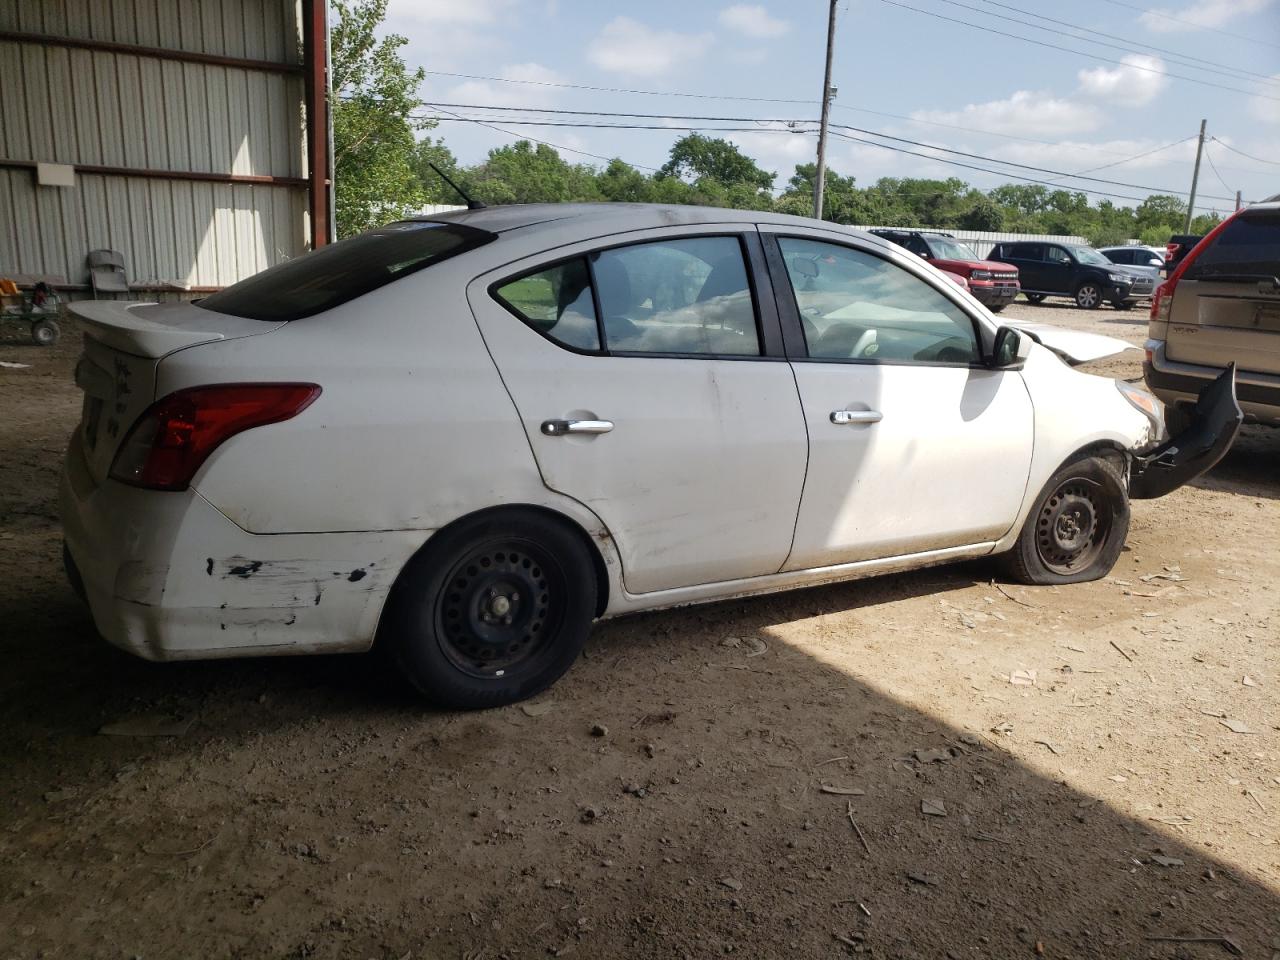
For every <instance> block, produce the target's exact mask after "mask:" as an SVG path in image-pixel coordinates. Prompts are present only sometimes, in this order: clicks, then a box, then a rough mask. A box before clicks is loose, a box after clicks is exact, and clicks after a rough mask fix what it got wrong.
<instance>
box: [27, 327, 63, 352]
mask: <svg viewBox="0 0 1280 960" xmlns="http://www.w3.org/2000/svg"><path fill="white" fill-rule="evenodd" d="M61 335H62V331H61V330H59V329H58V325H57V324H56V323H54V322H53V321H52V320H37V321H36V322H35V323H33V324H31V339H32V340H34V341H35V342H36V346H40V347H52V346H53V345H54V344H55V343H57V342H58V337H59V336H61Z"/></svg>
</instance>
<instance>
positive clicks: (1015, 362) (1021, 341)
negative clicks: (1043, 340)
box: [991, 327, 1032, 370]
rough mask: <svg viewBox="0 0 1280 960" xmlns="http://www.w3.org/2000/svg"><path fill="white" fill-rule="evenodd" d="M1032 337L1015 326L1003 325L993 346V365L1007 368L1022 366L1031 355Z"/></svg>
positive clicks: (993, 366) (995, 368)
mask: <svg viewBox="0 0 1280 960" xmlns="http://www.w3.org/2000/svg"><path fill="white" fill-rule="evenodd" d="M1031 343H1032V340H1031V337H1030V336H1028V335H1027V334H1025V333H1023V332H1022V331H1020V330H1015V329H1014V328H1013V327H1001V328H1000V329H999V330H997V331H996V342H995V346H993V347H992V348H991V367H992V369H994V370H1006V369H1009V368H1014V367H1020V366H1022V364H1023V361H1025V360H1026V359H1027V357H1029V356H1031Z"/></svg>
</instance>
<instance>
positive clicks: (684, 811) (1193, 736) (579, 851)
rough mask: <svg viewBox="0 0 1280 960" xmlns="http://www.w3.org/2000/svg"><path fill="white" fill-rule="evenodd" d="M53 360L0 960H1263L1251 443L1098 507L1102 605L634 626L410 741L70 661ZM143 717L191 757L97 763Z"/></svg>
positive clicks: (190, 677)
mask: <svg viewBox="0 0 1280 960" xmlns="http://www.w3.org/2000/svg"><path fill="white" fill-rule="evenodd" d="M1005 316H1006V317H1012V316H1018V317H1023V318H1027V319H1038V320H1049V321H1050V322H1059V323H1063V324H1066V325H1071V326H1075V327H1080V328H1084V329H1092V330H1096V331H1098V332H1106V333H1111V334H1114V335H1117V336H1121V337H1124V338H1126V339H1128V340H1129V341H1131V342H1133V343H1135V344H1137V343H1141V341H1142V338H1143V336H1144V335H1145V314H1144V312H1143V311H1141V310H1139V311H1134V312H1133V313H1129V314H1122V313H1117V312H1115V311H1113V310H1111V309H1110V308H1103V309H1102V310H1099V311H1097V312H1095V313H1092V314H1089V313H1082V312H1080V311H1076V310H1074V309H1067V308H1064V307H1053V306H1044V307H1031V306H1029V305H1025V304H1018V305H1015V306H1013V307H1011V308H1009V310H1008V311H1007V312H1006V314H1005ZM78 341H79V336H78V335H77V334H76V333H75V331H74V330H70V331H68V335H67V336H66V338H65V339H64V341H63V343H61V344H60V345H59V346H58V347H56V348H54V349H53V350H44V351H42V350H40V349H39V348H36V347H34V346H28V345H24V344H22V343H19V342H18V341H17V340H14V339H6V340H4V341H3V342H0V360H8V361H18V362H22V363H27V364H30V365H31V366H30V368H29V369H21V370H17V369H0V400H2V402H3V411H4V413H3V417H0V574H2V576H0V624H2V625H3V626H2V629H0V634H2V636H0V663H3V668H2V669H0V811H2V813H0V958H8V957H15V958H16V957H22V958H27V957H75V958H87V957H95V958H96V957H104V958H116V957H123V958H131V957H143V958H147V960H151V958H167V957H237V958H238V957H243V958H257V957H273V958H275V957H279V958H295V957H299V958H300V957H316V958H336V957H355V958H379V960H381V958H391V960H400V958H419V960H420V958H449V960H459V958H467V960H478V958H485V960H496V958H502V957H508V958H516V957H521V958H532V957H544V956H567V955H571V956H576V957H584V958H594V957H623V956H625V957H635V958H649V957H653V958H657V957H663V958H666V957H677V958H678V957H696V958H701V957H711V956H723V955H726V954H737V955H742V956H748V957H788V958H790V957H806V958H807V957H842V956H849V955H855V954H865V955H869V956H875V957H887V958H888V957H892V958H908V957H911V958H935V957H936V958H969V957H974V958H1013V957H1022V956H1025V957H1037V956H1046V957H1059V958H1066V957H1071V958H1075V957H1090V958H1092V957H1097V958H1146V957H1153V958H1201V957H1203V958H1215V957H1226V956H1230V955H1232V953H1233V952H1234V950H1233V949H1232V948H1233V947H1238V949H1239V950H1241V951H1243V955H1244V956H1247V957H1255V958H1256V957H1262V958H1264V960H1265V958H1268V957H1272V956H1273V951H1274V952H1275V953H1276V954H1277V955H1280V651H1278V649H1277V640H1280V591H1277V589H1276V584H1277V582H1280V431H1266V430H1261V429H1257V428H1254V429H1250V430H1248V431H1247V435H1246V436H1244V437H1243V438H1242V439H1241V441H1240V442H1239V443H1238V444H1237V446H1236V448H1235V449H1234V451H1233V452H1232V453H1231V454H1230V456H1229V457H1228V459H1227V460H1226V461H1225V462H1224V463H1223V464H1222V465H1221V467H1220V468H1219V469H1217V470H1215V471H1214V472H1213V473H1212V474H1211V475H1210V476H1208V477H1206V478H1204V479H1203V480H1202V481H1200V482H1198V483H1197V484H1196V485H1194V486H1193V487H1190V488H1185V489H1182V490H1179V491H1177V492H1175V493H1174V494H1172V495H1171V496H1169V497H1168V498H1166V499H1164V500H1159V501H1154V502H1143V503H1137V504H1135V505H1134V511H1133V524H1132V530H1131V532H1130V537H1129V547H1128V549H1127V550H1126V552H1125V553H1124V554H1123V555H1122V557H1121V560H1120V563H1119V565H1118V566H1117V568H1116V569H1115V571H1114V574H1113V576H1112V577H1111V578H1108V579H1107V580H1104V581H1101V582H1097V583H1092V584H1087V585H1083V586H1073V587H1065V588H1035V589H1033V588H1025V587H1016V586H1010V585H1007V584H1003V583H995V584H993V583H992V582H991V577H992V575H993V573H992V568H991V566H989V565H987V564H982V563H974V564H964V565H959V566H952V567H943V568H937V569H932V570H927V571H924V572H921V573H916V574H910V575H904V576H891V577H883V578H880V579H874V580H867V581H862V582H857V583H852V584H845V585H840V586H831V587H824V588H817V589H810V590H805V591H799V592H792V593H788V594H783V595H779V596H775V597H769V598H762V599H754V600H749V601H738V602H732V603H723V604H718V605H713V606H704V607H699V608H692V609H688V610H683V611H675V612H669V613H661V614H654V615H645V616H637V617H632V618H629V619H625V620H620V621H616V622H612V623H608V624H604V625H602V626H600V627H598V628H597V630H596V631H595V633H594V635H593V637H592V639H591V641H590V642H589V645H588V648H587V651H586V655H585V657H584V659H583V660H582V661H581V662H580V663H579V664H577V666H575V668H574V669H573V671H572V672H571V673H570V674H569V675H568V676H567V677H566V678H565V679H564V680H563V681H561V682H560V684H559V685H558V686H556V687H555V688H554V689H552V690H551V691H549V692H548V693H547V694H544V695H543V696H542V697H540V698H538V699H537V700H535V701H533V702H532V703H528V704H524V705H521V706H515V707H511V708H508V709H503V710H496V711H491V712H487V713H475V714H441V713H434V712H430V711H427V710H424V709H422V708H421V707H420V706H419V705H418V704H417V703H415V702H414V701H413V700H412V699H411V698H410V697H408V696H407V695H406V694H405V693H404V691H403V690H402V688H401V687H399V686H398V685H397V684H396V683H394V682H392V681H390V680H389V679H387V678H386V677H385V676H384V674H383V673H382V672H381V669H380V667H379V666H378V664H377V662H376V661H375V659H374V658H371V657H346V658H340V657H330V658H312V659H275V660H257V661H239V662H231V661H227V662H214V663H186V664H174V665H158V664H149V663H144V662H142V661H139V660H135V659H132V658H130V657H128V656H127V655H125V654H122V653H118V652H116V651H114V650H112V649H110V648H108V647H107V646H106V645H105V644H103V643H102V642H101V641H99V640H98V639H97V638H96V636H95V633H94V629H93V626H92V624H91V622H90V620H89V618H88V616H87V614H86V612H85V610H84V609H83V608H82V607H81V605H80V603H79V601H78V600H77V599H76V597H75V596H74V595H73V594H72V592H71V590H70V588H69V587H68V586H67V585H66V584H65V582H64V580H63V576H62V572H61V569H60V560H59V556H60V539H59V537H60V535H59V528H58V520H57V515H56V501H55V487H56V477H57V471H58V464H59V459H60V456H61V452H62V448H63V445H64V444H65V441H66V437H67V435H68V433H69V432H70V430H71V429H72V426H73V424H74V422H75V420H76V419H77V416H78V411H79V403H78V394H77V391H76V390H75V388H74V386H73V385H72V382H71V371H72V367H73V364H74V360H75V356H76V354H77V352H78ZM1139 359H1140V354H1138V353H1136V352H1129V353H1128V354H1127V355H1126V356H1125V357H1124V358H1123V359H1121V360H1118V361H1117V360H1112V361H1107V362H1105V363H1104V365H1103V367H1104V370H1105V371H1106V372H1108V373H1110V374H1112V375H1125V376H1135V375H1136V374H1137V372H1138V361H1139ZM1019 671H1023V672H1019ZM1011 678H1013V679H1015V680H1017V681H1023V682H1011ZM1032 680H1034V682H1030V681H1032ZM150 714H163V715H166V716H171V717H178V718H183V720H184V722H185V721H190V726H189V728H188V729H186V731H185V733H183V734H182V735H179V736H170V737H131V736H106V735H102V734H100V733H99V730H100V729H101V728H102V727H103V725H104V724H110V723H114V722H116V721H120V720H123V719H129V718H134V717H138V716H144V715H150ZM596 724H599V725H601V726H603V727H606V728H607V731H606V732H604V733H603V735H602V736H596V735H593V732H592V730H593V725H596ZM938 814H943V815H938ZM1215 937H1226V938H1230V942H1229V943H1228V942H1227V941H1213V940H1212V939H1210V940H1205V941H1201V942H1192V941H1191V940H1188V941H1186V942H1177V941H1175V940H1173V939H1161V938H1215Z"/></svg>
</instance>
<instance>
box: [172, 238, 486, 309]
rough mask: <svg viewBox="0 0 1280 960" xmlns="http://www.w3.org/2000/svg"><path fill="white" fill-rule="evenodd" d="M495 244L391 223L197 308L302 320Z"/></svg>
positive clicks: (261, 275)
mask: <svg viewBox="0 0 1280 960" xmlns="http://www.w3.org/2000/svg"><path fill="white" fill-rule="evenodd" d="M493 239H496V238H495V236H494V234H492V233H489V232H488V231H486V230H477V229H476V228H474V227H465V226H463V225H462V224H458V223H436V222H432V221H426V220H405V221H401V222H400V223H389V224H387V225H386V226H385V227H378V228H377V229H375V230H368V231H366V232H364V233H362V234H359V235H358V236H354V237H349V238H347V239H346V240H340V241H338V242H337V243H333V244H330V245H329V246H327V247H321V248H320V249H319V250H313V251H311V252H310V253H305V254H303V255H302V256H300V257H295V258H294V259H293V260H288V261H286V262H285V263H281V264H277V265H276V266H274V267H271V268H270V269H267V270H263V271H262V272H261V273H258V274H254V275H253V276H252V277H249V278H248V279H245V280H241V281H240V282H239V283H235V284H232V285H231V286H229V287H227V288H226V289H225V290H222V291H220V292H218V293H215V294H212V295H211V296H208V297H205V298H204V299H203V300H197V301H196V305H197V306H199V307H203V308H204V309H205V310H213V311H216V312H217V313H228V314H231V315H232V316H236V317H248V318H250V319H251V320H267V321H272V322H276V323H279V322H280V321H282V320H300V319H302V318H303V317H310V316H312V315H314V314H317V313H321V312H322V311H325V310H328V309H330V308H332V307H336V306H338V305H339V304H341V303H346V302H347V301H348V300H354V299H355V298H356V297H359V296H363V295H364V294H366V293H369V292H370V291H372V290H376V289H378V287H381V286H384V285H386V284H388V283H391V282H392V281H393V280H399V279H400V278H401V277H404V276H408V275H409V274H411V273H414V272H415V271H417V270H421V269H422V268H424V267H429V266H431V265H432V264H433V263H439V262H440V261H441V260H446V259H448V258H449V257H452V256H456V255H457V254H459V253H462V252H463V251H465V250H470V249H472V248H473V247H478V246H480V245H481V244H485V243H488V242H489V241H490V240H493Z"/></svg>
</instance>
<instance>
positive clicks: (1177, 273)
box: [1151, 207, 1248, 320]
mask: <svg viewBox="0 0 1280 960" xmlns="http://www.w3.org/2000/svg"><path fill="white" fill-rule="evenodd" d="M1247 209H1248V207H1241V208H1240V209H1239V210H1237V211H1236V212H1235V213H1233V214H1232V215H1231V216H1229V217H1227V219H1225V220H1223V221H1222V222H1221V223H1220V224H1218V225H1217V226H1216V227H1214V228H1213V229H1212V230H1210V231H1209V232H1208V233H1207V234H1205V236H1204V238H1203V239H1202V240H1201V241H1200V242H1199V243H1197V244H1196V245H1195V246H1194V247H1192V248H1191V249H1190V250H1188V251H1187V255H1186V256H1184V257H1183V258H1182V261H1181V262H1180V263H1179V264H1178V266H1177V267H1175V268H1174V271H1173V273H1171V274H1169V279H1168V280H1166V281H1165V282H1164V283H1162V284H1160V286H1158V287H1156V292H1155V294H1154V295H1153V296H1152V297H1151V319H1152V320H1168V319H1169V314H1170V311H1171V310H1172V307H1173V291H1174V290H1175V289H1176V288H1177V286H1178V281H1179V280H1180V279H1182V275H1183V274H1184V273H1186V272H1187V270H1188V269H1190V267H1191V264H1193V263H1195V260H1196V257H1198V256H1200V254H1201V252H1203V251H1204V250H1206V249H1208V247H1209V245H1210V244H1211V243H1213V241H1214V240H1216V239H1217V237H1218V234H1220V233H1221V232H1222V231H1223V230H1225V229H1227V224H1229V223H1230V222H1231V221H1232V220H1234V219H1235V218H1236V217H1238V216H1240V214H1242V213H1244V211H1245V210H1247ZM1180 246H1181V244H1177V243H1170V244H1166V247H1167V249H1168V250H1169V256H1170V258H1172V257H1173V252H1174V251H1175V250H1177V249H1178V247H1180Z"/></svg>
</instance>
